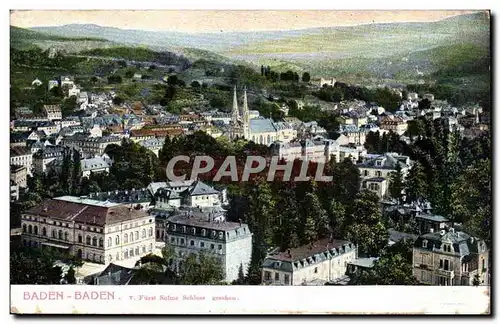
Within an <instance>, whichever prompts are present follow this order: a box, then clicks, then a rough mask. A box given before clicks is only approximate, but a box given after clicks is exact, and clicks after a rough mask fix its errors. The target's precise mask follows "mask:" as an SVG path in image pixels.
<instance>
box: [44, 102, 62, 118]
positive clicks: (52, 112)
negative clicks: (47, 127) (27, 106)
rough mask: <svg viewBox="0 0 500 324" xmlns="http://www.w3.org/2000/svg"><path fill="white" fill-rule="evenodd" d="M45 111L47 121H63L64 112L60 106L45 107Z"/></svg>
mask: <svg viewBox="0 0 500 324" xmlns="http://www.w3.org/2000/svg"><path fill="white" fill-rule="evenodd" d="M43 111H44V113H45V116H47V119H49V120H60V119H62V112H61V106H60V105H43Z"/></svg>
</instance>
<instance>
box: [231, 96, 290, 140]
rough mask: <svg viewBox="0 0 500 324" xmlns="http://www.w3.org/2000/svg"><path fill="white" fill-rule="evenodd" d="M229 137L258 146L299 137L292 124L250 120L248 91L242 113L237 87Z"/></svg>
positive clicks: (260, 119) (269, 120)
mask: <svg viewBox="0 0 500 324" xmlns="http://www.w3.org/2000/svg"><path fill="white" fill-rule="evenodd" d="M229 136H230V138H231V139H232V140H235V139H238V138H244V139H246V140H248V141H253V142H254V143H257V144H262V145H267V146H269V145H271V144H272V143H273V142H275V141H281V142H283V143H288V142H291V141H292V140H293V139H295V138H296V137H297V130H295V129H294V128H293V127H292V125H291V124H290V123H286V122H275V121H273V120H272V119H268V118H261V117H260V118H250V113H249V110H248V100H247V91H246V89H245V90H244V92H243V107H242V111H240V109H239V107H238V96H237V94H236V87H235V88H234V96H233V109H232V112H231V123H230V131H229Z"/></svg>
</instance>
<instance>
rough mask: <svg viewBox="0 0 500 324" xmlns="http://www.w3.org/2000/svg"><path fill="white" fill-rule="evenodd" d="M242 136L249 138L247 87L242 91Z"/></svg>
mask: <svg viewBox="0 0 500 324" xmlns="http://www.w3.org/2000/svg"><path fill="white" fill-rule="evenodd" d="M243 136H244V137H245V138H246V139H248V138H250V112H249V111H248V100H247V88H246V87H245V90H244V92H243Z"/></svg>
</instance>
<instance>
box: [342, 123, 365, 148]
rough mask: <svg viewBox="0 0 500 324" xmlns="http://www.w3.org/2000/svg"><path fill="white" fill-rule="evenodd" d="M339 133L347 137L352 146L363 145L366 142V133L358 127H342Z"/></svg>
mask: <svg viewBox="0 0 500 324" xmlns="http://www.w3.org/2000/svg"><path fill="white" fill-rule="evenodd" d="M338 133H339V134H343V135H345V136H346V137H347V138H348V140H349V143H352V144H361V145H363V144H364V143H365V141H366V132H365V131H364V130H362V129H360V128H359V127H357V126H356V125H340V126H339V130H338Z"/></svg>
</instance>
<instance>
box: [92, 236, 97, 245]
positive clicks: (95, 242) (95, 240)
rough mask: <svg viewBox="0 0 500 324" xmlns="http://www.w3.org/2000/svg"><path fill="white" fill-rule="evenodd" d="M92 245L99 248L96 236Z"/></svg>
mask: <svg viewBox="0 0 500 324" xmlns="http://www.w3.org/2000/svg"><path fill="white" fill-rule="evenodd" d="M92 245H93V246H97V237H95V236H94V237H93V238H92Z"/></svg>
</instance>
